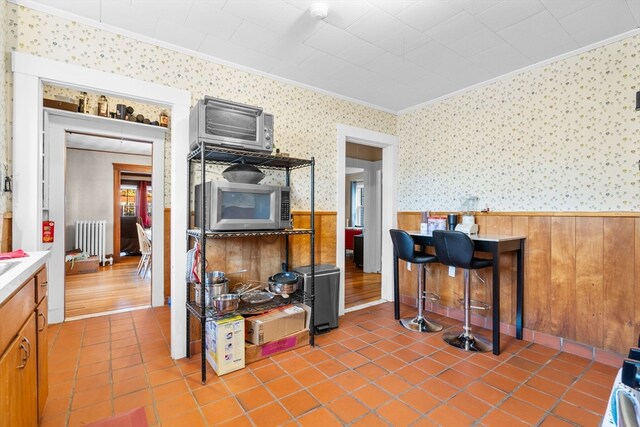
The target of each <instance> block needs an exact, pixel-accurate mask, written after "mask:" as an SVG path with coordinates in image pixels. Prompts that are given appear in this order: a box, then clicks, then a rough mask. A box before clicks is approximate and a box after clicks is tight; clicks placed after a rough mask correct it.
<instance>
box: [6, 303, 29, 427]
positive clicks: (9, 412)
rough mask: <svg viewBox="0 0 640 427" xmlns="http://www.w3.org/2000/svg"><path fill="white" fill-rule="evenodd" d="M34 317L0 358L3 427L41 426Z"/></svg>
mask: <svg viewBox="0 0 640 427" xmlns="http://www.w3.org/2000/svg"><path fill="white" fill-rule="evenodd" d="M35 317H36V315H35V313H31V315H30V316H29V318H28V320H27V323H25V325H24V326H23V327H22V329H20V331H19V332H18V336H17V337H16V338H15V339H14V340H13V341H12V342H11V344H10V345H9V348H8V349H7V350H6V351H5V352H4V354H3V355H2V357H1V358H0V396H2V399H0V427H13V426H36V425H38V409H37V397H36V394H37V370H38V366H37V360H36V359H37V349H36V321H35Z"/></svg>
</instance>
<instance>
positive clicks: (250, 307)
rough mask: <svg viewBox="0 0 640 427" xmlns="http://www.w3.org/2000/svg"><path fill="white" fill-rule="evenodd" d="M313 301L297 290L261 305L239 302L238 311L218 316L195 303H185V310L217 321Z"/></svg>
mask: <svg viewBox="0 0 640 427" xmlns="http://www.w3.org/2000/svg"><path fill="white" fill-rule="evenodd" d="M312 301H313V295H311V294H309V293H307V292H304V291H302V290H300V289H298V290H297V291H296V292H294V293H292V294H290V295H289V297H288V298H283V297H282V296H281V295H276V296H275V297H274V298H273V299H272V300H271V301H266V302H263V303H257V304H252V303H248V302H244V301H240V305H239V306H238V309H237V310H236V311H234V312H231V313H227V314H218V313H217V312H216V310H215V309H214V308H210V307H202V306H200V305H198V304H196V302H195V301H189V302H188V303H187V310H189V311H190V312H191V314H193V315H194V316H196V317H197V318H199V319H206V320H219V319H224V318H227V317H233V316H237V315H238V314H240V315H242V316H254V315H257V314H262V313H265V312H267V311H269V310H273V309H274V308H278V307H283V306H285V305H289V304H298V303H306V304H310V303H311V302H312Z"/></svg>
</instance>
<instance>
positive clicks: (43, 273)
mask: <svg viewBox="0 0 640 427" xmlns="http://www.w3.org/2000/svg"><path fill="white" fill-rule="evenodd" d="M48 290H49V280H48V279H47V267H46V266H44V267H43V268H42V269H41V270H40V271H38V272H37V273H36V304H38V302H40V301H42V298H44V297H45V296H46V295H47V291H48Z"/></svg>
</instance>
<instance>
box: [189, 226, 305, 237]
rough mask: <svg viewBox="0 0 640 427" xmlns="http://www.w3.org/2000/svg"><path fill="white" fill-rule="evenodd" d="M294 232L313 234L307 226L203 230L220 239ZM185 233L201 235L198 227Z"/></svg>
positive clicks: (207, 235)
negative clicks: (287, 228) (280, 228)
mask: <svg viewBox="0 0 640 427" xmlns="http://www.w3.org/2000/svg"><path fill="white" fill-rule="evenodd" d="M295 234H313V230H311V229H309V228H292V229H289V230H252V231H209V230H206V231H205V232H204V235H205V237H211V238H214V239H216V238H217V239H222V238H225V239H226V238H229V237H257V236H284V235H295ZM187 235H188V236H191V237H195V238H198V239H199V238H200V237H202V232H201V231H200V229H198V228H192V229H190V230H187Z"/></svg>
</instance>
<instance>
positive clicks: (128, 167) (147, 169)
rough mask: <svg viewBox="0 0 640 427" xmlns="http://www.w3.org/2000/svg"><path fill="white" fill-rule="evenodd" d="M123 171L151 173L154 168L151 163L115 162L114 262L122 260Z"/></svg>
mask: <svg viewBox="0 0 640 427" xmlns="http://www.w3.org/2000/svg"><path fill="white" fill-rule="evenodd" d="M123 172H137V173H147V174H151V173H153V169H152V166H149V165H132V164H126V163H114V164H113V262H120V181H121V175H122V173H123ZM152 216H153V213H152Z"/></svg>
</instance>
